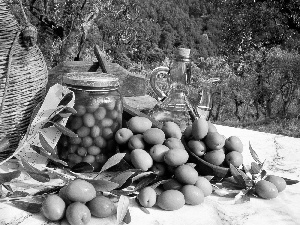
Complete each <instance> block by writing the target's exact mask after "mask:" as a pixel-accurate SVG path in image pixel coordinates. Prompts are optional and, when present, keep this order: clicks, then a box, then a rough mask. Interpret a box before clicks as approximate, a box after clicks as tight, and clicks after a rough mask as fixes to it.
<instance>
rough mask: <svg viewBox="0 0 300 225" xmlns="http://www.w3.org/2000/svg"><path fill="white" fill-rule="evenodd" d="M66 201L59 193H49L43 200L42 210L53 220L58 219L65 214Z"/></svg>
mask: <svg viewBox="0 0 300 225" xmlns="http://www.w3.org/2000/svg"><path fill="white" fill-rule="evenodd" d="M65 210H66V203H65V202H64V200H63V199H62V198H61V197H59V196H58V195H54V194H52V195H48V196H47V197H46V199H45V200H44V201H43V204H42V208H41V211H42V213H43V215H44V216H45V217H46V218H47V219H48V220H51V221H58V220H60V219H62V218H63V217H64V215H65Z"/></svg>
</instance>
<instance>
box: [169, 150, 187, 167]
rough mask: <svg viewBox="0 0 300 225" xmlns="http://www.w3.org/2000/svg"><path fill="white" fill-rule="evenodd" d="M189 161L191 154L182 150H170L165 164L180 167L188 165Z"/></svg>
mask: <svg viewBox="0 0 300 225" xmlns="http://www.w3.org/2000/svg"><path fill="white" fill-rule="evenodd" d="M188 159H189V154H188V153H187V151H186V150H182V149H170V150H169V151H167V152H166V153H165V156H164V162H165V163H166V164H167V165H169V166H180V165H182V164H184V163H186V162H187V161H188Z"/></svg>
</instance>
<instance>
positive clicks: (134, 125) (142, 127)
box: [127, 116, 152, 134]
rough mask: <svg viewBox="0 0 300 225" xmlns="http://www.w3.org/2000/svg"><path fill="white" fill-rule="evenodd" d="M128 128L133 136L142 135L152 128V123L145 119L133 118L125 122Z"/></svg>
mask: <svg viewBox="0 0 300 225" xmlns="http://www.w3.org/2000/svg"><path fill="white" fill-rule="evenodd" d="M127 126H128V128H129V129H130V130H131V131H132V132H133V133H135V134H142V133H144V132H145V131H146V130H148V129H150V128H151V127H152V122H151V120H149V119H148V118H146V117H142V116H134V117H131V118H130V119H129V120H128V122H127Z"/></svg>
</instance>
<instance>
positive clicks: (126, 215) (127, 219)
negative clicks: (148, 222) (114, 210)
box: [123, 209, 131, 224]
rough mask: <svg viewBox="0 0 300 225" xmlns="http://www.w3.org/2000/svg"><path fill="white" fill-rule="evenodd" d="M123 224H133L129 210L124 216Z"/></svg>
mask: <svg viewBox="0 0 300 225" xmlns="http://www.w3.org/2000/svg"><path fill="white" fill-rule="evenodd" d="M123 222H124V223H126V224H129V223H130V222H131V215H130V211H129V209H128V210H127V212H126V214H125V216H124V219H123Z"/></svg>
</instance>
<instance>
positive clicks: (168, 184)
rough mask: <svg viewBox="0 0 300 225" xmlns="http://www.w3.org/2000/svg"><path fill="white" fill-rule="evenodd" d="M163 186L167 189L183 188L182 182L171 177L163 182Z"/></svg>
mask: <svg viewBox="0 0 300 225" xmlns="http://www.w3.org/2000/svg"><path fill="white" fill-rule="evenodd" d="M163 188H164V189H165V190H180V189H181V188H182V184H181V183H180V182H179V181H178V180H176V179H174V178H171V179H169V180H168V181H166V182H165V183H163Z"/></svg>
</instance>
